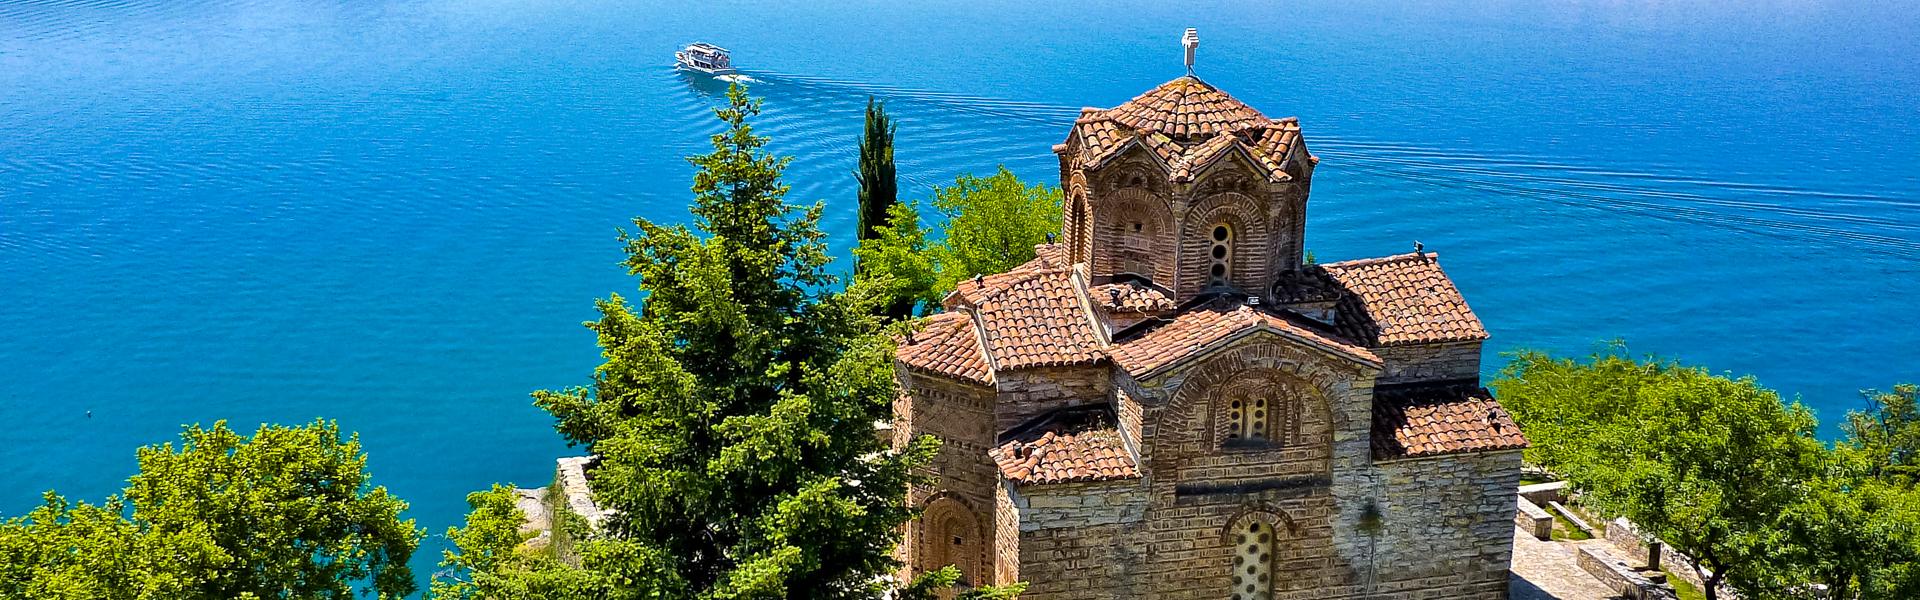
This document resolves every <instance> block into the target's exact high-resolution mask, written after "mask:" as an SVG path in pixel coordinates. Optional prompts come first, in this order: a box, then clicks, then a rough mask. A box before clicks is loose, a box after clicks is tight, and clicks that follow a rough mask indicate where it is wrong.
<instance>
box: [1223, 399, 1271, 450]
mask: <svg viewBox="0 0 1920 600" xmlns="http://www.w3.org/2000/svg"><path fill="white" fill-rule="evenodd" d="M1271 408H1272V407H1271V406H1268V402H1267V399H1266V398H1265V397H1263V396H1254V397H1251V398H1248V397H1239V398H1234V399H1232V400H1229V401H1228V402H1227V439H1228V440H1261V441H1265V440H1269V439H1272V438H1271V437H1269V436H1268V434H1267V431H1268V430H1267V414H1268V412H1269V411H1270V409H1271Z"/></svg>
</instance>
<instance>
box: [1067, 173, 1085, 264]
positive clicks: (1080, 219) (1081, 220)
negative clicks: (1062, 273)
mask: <svg viewBox="0 0 1920 600" xmlns="http://www.w3.org/2000/svg"><path fill="white" fill-rule="evenodd" d="M1086 184H1087V179H1086V176H1085V175H1083V174H1081V173H1077V172H1076V173H1074V174H1073V182H1072V183H1071V184H1070V185H1069V186H1068V187H1067V199H1066V204H1067V206H1066V214H1065V215H1064V217H1063V218H1062V219H1061V229H1064V230H1065V231H1063V232H1061V233H1063V234H1065V235H1064V237H1065V238H1066V240H1065V241H1066V243H1067V262H1069V263H1082V262H1086V261H1087V259H1088V257H1089V255H1090V254H1091V252H1090V248H1089V247H1090V246H1091V242H1092V240H1091V238H1092V237H1093V215H1092V214H1091V213H1092V211H1091V207H1089V206H1088V202H1087V185H1086Z"/></svg>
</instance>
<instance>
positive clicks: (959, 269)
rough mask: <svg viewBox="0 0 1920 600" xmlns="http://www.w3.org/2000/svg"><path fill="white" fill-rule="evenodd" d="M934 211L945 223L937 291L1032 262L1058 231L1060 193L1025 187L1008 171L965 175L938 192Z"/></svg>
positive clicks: (938, 259)
mask: <svg viewBox="0 0 1920 600" xmlns="http://www.w3.org/2000/svg"><path fill="white" fill-rule="evenodd" d="M933 208H934V210H937V211H939V212H940V214H941V215H942V216H944V217H946V224H945V225H944V226H943V227H942V228H941V232H942V235H941V239H942V243H941V244H940V245H939V246H937V247H936V248H935V252H936V257H937V264H939V268H940V273H939V278H938V283H937V285H936V286H935V288H934V289H935V291H936V292H937V293H939V294H942V295H944V294H946V293H947V292H949V291H952V290H953V288H954V286H955V285H957V284H959V282H960V280H962V279H967V278H970V277H973V276H974V275H992V274H994V273H1004V272H1006V271H1007V270H1009V269H1012V268H1014V267H1017V266H1020V265H1021V263H1025V262H1027V261H1029V260H1033V247H1034V246H1036V245H1038V244H1040V243H1042V242H1045V241H1046V237H1047V235H1049V234H1053V233H1058V232H1059V231H1060V218H1061V217H1060V188H1055V187H1049V186H1046V185H1041V184H1036V185H1031V186H1029V185H1027V184H1025V183H1023V182H1021V181H1020V178H1018V177H1015V176H1014V175H1013V172H1012V171H1008V170H1007V168H1006V167H1005V166H1002V167H1000V169H999V170H998V171H996V172H995V173H994V174H993V175H991V176H988V177H975V176H973V175H961V176H959V177H958V178H956V179H954V182H953V185H951V186H947V187H942V188H939V189H937V190H935V191H934V196H933Z"/></svg>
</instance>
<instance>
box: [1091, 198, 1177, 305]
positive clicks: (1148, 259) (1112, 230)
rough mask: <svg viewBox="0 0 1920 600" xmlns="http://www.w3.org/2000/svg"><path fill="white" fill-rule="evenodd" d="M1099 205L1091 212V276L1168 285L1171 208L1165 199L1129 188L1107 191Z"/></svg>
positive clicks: (1171, 245)
mask: <svg viewBox="0 0 1920 600" xmlns="http://www.w3.org/2000/svg"><path fill="white" fill-rule="evenodd" d="M1099 205H1100V206H1099V208H1098V209H1097V210H1095V211H1094V227H1093V245H1092V251H1093V261H1092V262H1093V264H1092V267H1093V274H1094V275H1096V276H1101V275H1119V274H1123V273H1132V274H1135V275H1140V276H1143V277H1146V278H1148V279H1152V280H1153V281H1154V282H1156V283H1160V284H1161V285H1166V284H1168V283H1170V282H1172V280H1173V277H1174V275H1173V273H1174V265H1173V248H1174V231H1173V209H1172V207H1170V206H1168V204H1167V199H1166V197H1165V196H1160V195H1155V194H1154V193H1153V192H1151V191H1149V190H1148V189H1147V188H1142V187H1129V188H1123V189H1119V190H1115V191H1112V192H1109V193H1108V194H1107V195H1106V196H1104V197H1102V198H1101V199H1100V202H1099ZM1136 226H1137V227H1138V228H1139V229H1138V230H1137V231H1136V230H1135V227H1136Z"/></svg>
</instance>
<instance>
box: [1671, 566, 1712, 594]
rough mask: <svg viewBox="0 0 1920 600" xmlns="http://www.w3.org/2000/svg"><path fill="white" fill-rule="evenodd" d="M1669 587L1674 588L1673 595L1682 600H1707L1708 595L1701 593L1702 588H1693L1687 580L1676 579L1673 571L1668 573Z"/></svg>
mask: <svg viewBox="0 0 1920 600" xmlns="http://www.w3.org/2000/svg"><path fill="white" fill-rule="evenodd" d="M1667 585H1671V586H1673V595H1675V596H1678V597H1679V598H1680V600H1707V595H1706V594H1703V593H1701V592H1700V588H1697V587H1693V584H1691V583H1687V580H1685V579H1681V578H1679V577H1675V576H1674V575H1673V571H1667Z"/></svg>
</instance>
